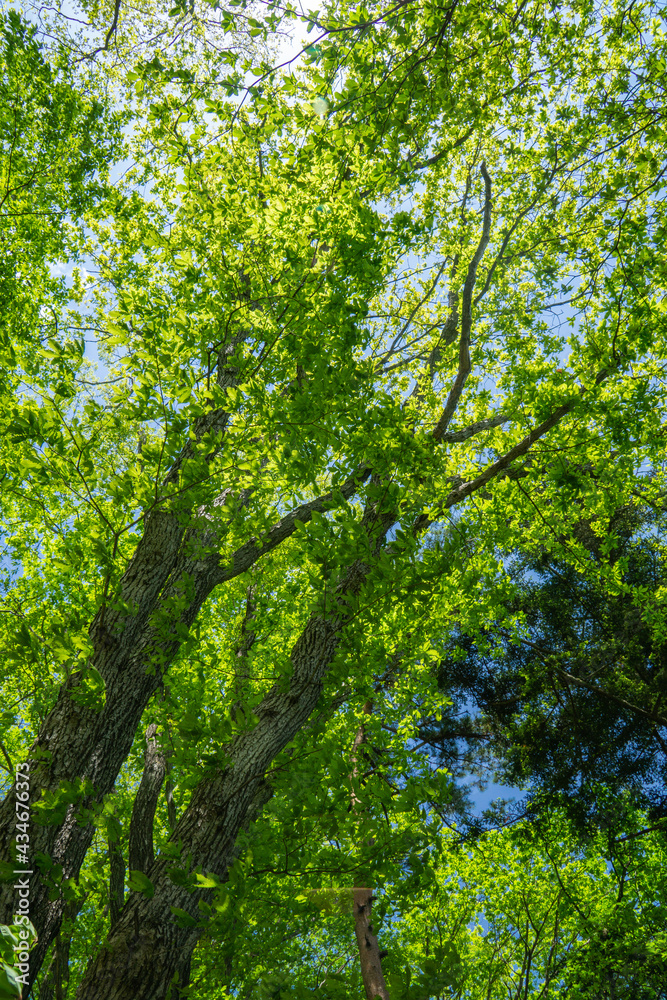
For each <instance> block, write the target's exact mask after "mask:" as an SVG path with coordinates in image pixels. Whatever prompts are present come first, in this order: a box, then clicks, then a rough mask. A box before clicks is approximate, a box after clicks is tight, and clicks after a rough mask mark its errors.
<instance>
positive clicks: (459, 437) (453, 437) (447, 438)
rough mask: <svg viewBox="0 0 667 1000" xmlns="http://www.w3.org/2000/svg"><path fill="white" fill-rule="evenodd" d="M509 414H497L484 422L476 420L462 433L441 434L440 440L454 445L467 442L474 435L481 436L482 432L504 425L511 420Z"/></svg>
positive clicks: (449, 432)
mask: <svg viewBox="0 0 667 1000" xmlns="http://www.w3.org/2000/svg"><path fill="white" fill-rule="evenodd" d="M511 419H512V418H511V416H510V414H509V413H499V414H498V415H497V416H495V417H487V418H486V419H485V420H478V421H477V422H476V423H474V424H470V426H469V427H466V428H465V430H462V431H448V432H447V433H446V434H443V435H442V437H441V438H440V440H441V441H442V442H443V443H444V444H454V443H455V442H457V443H458V442H459V441H467V440H468V438H471V437H474V436H475V434H481V432H482V431H489V430H491V429H492V428H493V427H500V425H501V424H506V423H507V421H508V420H511Z"/></svg>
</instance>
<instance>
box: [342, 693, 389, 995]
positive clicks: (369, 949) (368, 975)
mask: <svg viewBox="0 0 667 1000" xmlns="http://www.w3.org/2000/svg"><path fill="white" fill-rule="evenodd" d="M372 711H373V703H372V702H371V701H367V702H366V703H365V704H364V708H363V712H364V715H370V714H371V712H372ZM365 742H366V729H365V726H364V724H363V722H362V724H361V725H360V726H359V728H358V729H357V732H356V734H355V737H354V745H353V750H352V760H353V768H352V793H351V796H350V800H351V804H352V809H353V811H354V812H355V813H357V814H358V813H359V812H360V811H361V808H362V806H361V803H360V801H359V798H358V796H357V793H356V788H355V785H356V783H357V781H358V780H359V773H360V768H359V757H360V755H361V752H362V751H361V747H362V746H363V744H364V743H365ZM370 843H372V841H371V842H370ZM352 901H353V909H354V933H355V935H356V938H357V947H358V949H359V961H360V964H361V978H362V980H363V983H364V989H365V991H366V998H367V1000H375V998H376V997H380V998H381V1000H390V998H389V990H388V988H387V984H386V982H385V979H384V975H383V972H382V957H381V954H380V946H379V944H378V939H377V937H376V935H375V931H374V929H373V925H372V924H371V903H372V901H373V890H372V889H371V888H368V887H362V886H355V888H354V889H353V890H352Z"/></svg>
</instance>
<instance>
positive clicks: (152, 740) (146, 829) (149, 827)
mask: <svg viewBox="0 0 667 1000" xmlns="http://www.w3.org/2000/svg"><path fill="white" fill-rule="evenodd" d="M156 734H157V726H156V725H155V723H154V722H152V723H151V724H150V726H149V727H148V729H147V730H146V755H145V758H144V772H143V774H142V776H141V783H140V785H139V789H138V791H137V794H136V796H135V799H134V805H133V807H132V818H131V819H130V837H129V847H128V860H127V863H128V867H129V869H130V871H140V872H146V871H148V869H149V868H150V866H151V865H152V864H153V861H154V860H155V851H154V849H153V821H154V819H155V810H156V808H157V803H158V799H159V797H160V791H161V789H162V783H163V781H164V776H165V773H166V769H167V767H166V761H165V758H164V754H163V753H162V750H161V749H160V747H159V746H158V741H157V736H156Z"/></svg>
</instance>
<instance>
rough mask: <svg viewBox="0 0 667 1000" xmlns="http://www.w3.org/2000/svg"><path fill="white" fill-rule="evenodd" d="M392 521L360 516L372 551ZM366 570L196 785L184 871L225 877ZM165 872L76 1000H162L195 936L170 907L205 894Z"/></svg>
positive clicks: (312, 623)
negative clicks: (219, 763) (220, 765)
mask: <svg viewBox="0 0 667 1000" xmlns="http://www.w3.org/2000/svg"><path fill="white" fill-rule="evenodd" d="M394 520H395V512H393V511H392V512H391V513H390V514H384V515H377V514H376V513H375V511H367V513H366V515H365V516H364V523H365V526H366V527H367V529H368V530H369V533H370V534H372V536H373V537H374V539H375V551H376V552H377V550H378V547H379V544H380V542H381V540H382V539H383V538H384V536H385V534H386V532H387V531H388V529H389V527H390V526H391V525H392V524H393V523H394ZM368 571H369V567H368V566H367V565H366V564H362V563H359V562H357V563H355V564H354V565H352V566H351V567H350V568H349V570H348V572H347V574H346V577H345V579H344V581H343V582H342V583H341V584H340V585H339V587H338V591H337V595H336V611H335V613H333V614H331V615H327V616H325V615H313V616H312V617H311V618H310V620H309V621H308V623H307V625H306V627H305V629H304V630H303V632H302V634H301V636H300V638H299V639H298V640H297V642H296V644H295V646H294V648H293V650H292V653H291V662H292V674H291V677H290V680H289V685H288V686H287V689H286V685H285V684H284V683H279V684H276V685H274V687H273V688H272V689H271V690H270V691H269V692H268V693H267V695H266V696H265V698H264V699H263V701H262V703H261V704H260V705H259V707H258V708H257V709H256V713H255V714H256V716H257V718H258V722H257V724H256V725H255V726H254V728H253V729H251V730H249V731H246V732H243V733H240V734H239V735H238V736H237V737H236V738H235V739H234V741H233V742H232V743H231V744H230V747H229V749H228V750H227V751H226V757H227V759H228V761H229V764H228V766H227V767H226V768H225V769H224V771H219V772H217V773H214V774H213V775H211V776H207V777H206V778H204V779H203V780H202V781H201V782H200V783H199V785H198V786H197V787H196V788H195V790H194V792H193V794H192V799H191V802H190V805H189V806H188V808H187V809H186V810H185V812H184V813H183V816H182V817H181V819H180V821H179V822H178V824H177V826H176V829H175V830H174V833H173V835H172V840H173V841H174V842H178V841H180V842H181V843H182V856H183V857H187V858H189V859H190V864H191V869H190V870H191V871H192V870H193V869H195V868H196V869H198V870H200V871H203V872H212V873H215V874H216V875H217V877H218V878H219V879H221V880H222V879H224V878H225V877H226V875H227V871H228V868H229V865H230V863H231V861H232V859H233V857H234V845H235V842H236V838H237V836H238V833H239V830H240V829H241V828H242V826H243V825H244V823H247V822H248V817H249V816H250V815H252V812H253V807H254V808H255V809H256V808H257V806H256V798H257V795H258V794H261V788H262V783H263V778H264V774H265V772H266V770H267V768H268V767H269V765H270V764H271V762H272V760H273V759H274V758H275V757H276V755H277V754H278V753H280V751H281V750H282V749H283V748H284V747H285V746H286V744H287V743H289V742H290V741H291V740H292V739H293V738H294V736H295V735H296V734H297V733H298V731H299V730H300V729H301V727H302V726H303V725H304V724H305V723H306V721H307V720H308V717H309V716H310V714H311V712H312V711H313V709H314V708H315V706H316V704H317V702H318V700H319V698H320V695H321V693H322V688H323V684H324V678H325V676H326V673H327V670H328V669H329V665H330V664H331V661H332V659H333V656H334V654H335V652H336V648H337V645H338V642H339V637H340V631H341V629H342V627H343V625H344V624H345V623H346V621H347V620H348V619H349V615H350V609H349V605H348V603H347V602H348V599H349V598H350V597H352V596H353V595H354V594H355V593H356V592H358V590H359V588H360V587H361V585H362V584H363V582H364V580H365V578H366V576H367V574H368ZM173 866H174V860H173V858H171V857H165V856H159V857H158V858H157V859H156V861H155V863H154V864H153V865H152V866H151V868H150V870H149V871H148V873H147V874H148V877H149V878H150V880H151V882H152V883H153V886H154V895H153V897H152V898H151V899H146V898H144V897H143V896H141V895H140V894H139V893H133V894H132V896H131V898H130V899H129V900H128V902H127V903H126V904H125V908H124V910H123V913H122V914H121V917H120V920H119V922H118V925H117V927H116V928H115V929H114V931H113V932H112V933H111V934H110V935H109V938H108V940H107V942H106V944H105V946H104V947H103V948H102V949H101V950H100V952H99V953H98V955H97V956H96V958H95V959H94V960H93V961H92V962H91V964H90V966H89V967H88V969H87V971H86V974H85V976H84V979H83V982H82V983H81V986H80V987H79V991H78V993H77V998H78V1000H164V998H165V997H166V996H167V991H168V989H169V985H170V983H171V982H172V980H173V977H174V974H175V972H176V970H177V967H178V964H179V963H180V962H182V961H184V960H185V958H186V957H187V956H189V955H191V954H192V951H193V949H194V947H195V944H196V942H197V939H198V937H199V930H198V929H197V928H189V927H188V928H183V927H179V926H178V924H177V923H176V922H175V921H174V918H173V915H172V907H178V908H179V909H181V910H184V911H185V912H186V913H188V914H189V915H190V916H191V917H192V918H193V919H194V920H197V921H199V919H200V912H199V909H198V904H199V901H200V899H207V898H208V897H209V896H210V892H211V890H206V889H198V890H195V891H192V890H191V889H190V888H188V887H186V886H181V885H175V884H174V883H173V882H172V881H171V879H170V877H169V874H168V870H169V869H170V868H172V867H173ZM156 970H159V971H160V974H159V975H156Z"/></svg>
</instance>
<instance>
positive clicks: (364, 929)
mask: <svg viewBox="0 0 667 1000" xmlns="http://www.w3.org/2000/svg"><path fill="white" fill-rule="evenodd" d="M353 899H354V932H355V934H356V937H357V945H358V948H359V959H360V961H361V975H362V978H363V981H364V989H365V990H366V998H367V1000H376V997H380V998H381V1000H390V998H389V990H388V989H387V984H386V983H385V981H384V975H383V974H382V960H381V958H380V947H379V945H378V939H377V938H376V936H375V933H374V931H373V925H372V924H371V903H372V901H373V890H372V889H355V890H354V893H353Z"/></svg>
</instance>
